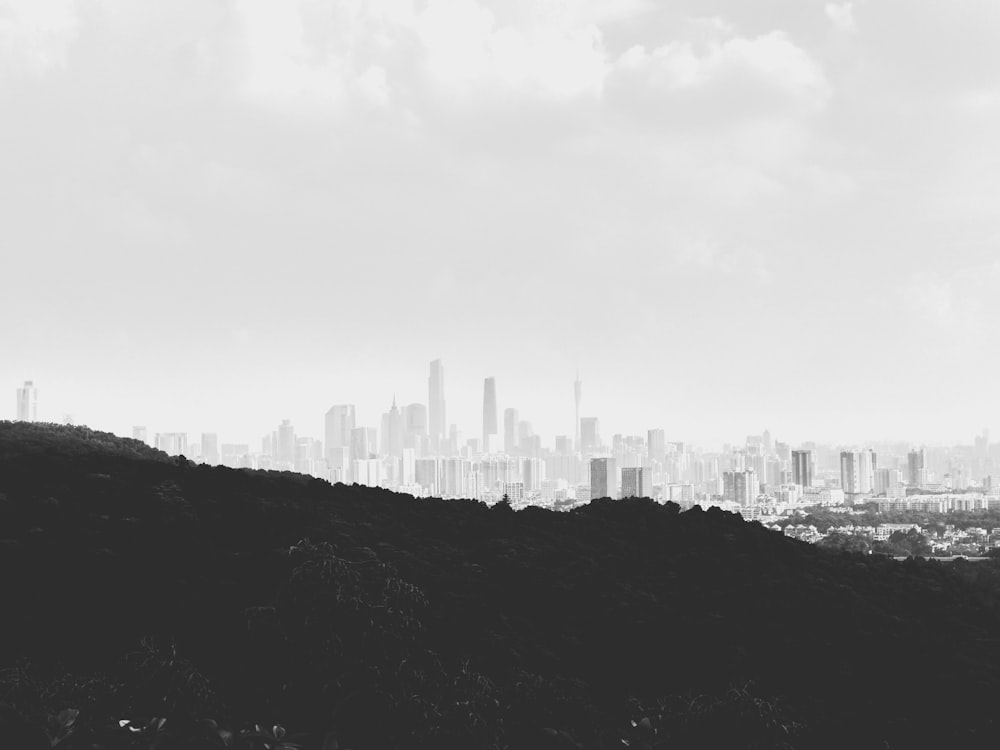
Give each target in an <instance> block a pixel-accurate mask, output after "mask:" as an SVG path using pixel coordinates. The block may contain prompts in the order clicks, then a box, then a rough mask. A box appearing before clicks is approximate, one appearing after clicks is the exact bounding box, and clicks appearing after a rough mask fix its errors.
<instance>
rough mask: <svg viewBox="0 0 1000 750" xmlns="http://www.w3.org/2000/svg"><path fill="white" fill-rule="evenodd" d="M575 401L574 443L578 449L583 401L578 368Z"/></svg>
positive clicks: (581, 383)
mask: <svg viewBox="0 0 1000 750" xmlns="http://www.w3.org/2000/svg"><path fill="white" fill-rule="evenodd" d="M573 401H574V403H575V404H576V411H575V418H574V419H573V429H574V430H575V432H574V433H573V434H574V439H573V441H574V442H573V444H574V445H575V446H576V450H582V448H581V447H580V404H581V403H582V402H583V382H581V380H580V371H579V370H577V373H576V380H574V381H573Z"/></svg>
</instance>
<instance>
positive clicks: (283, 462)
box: [275, 419, 296, 469]
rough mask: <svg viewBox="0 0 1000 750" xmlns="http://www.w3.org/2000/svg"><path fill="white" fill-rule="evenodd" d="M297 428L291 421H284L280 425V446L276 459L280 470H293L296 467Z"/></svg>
mask: <svg viewBox="0 0 1000 750" xmlns="http://www.w3.org/2000/svg"><path fill="white" fill-rule="evenodd" d="M295 446H296V443H295V427H294V426H292V422H291V420H289V419H283V420H282V421H281V424H279V425H278V446H277V451H276V454H275V458H276V459H277V460H278V468H279V469H292V468H294V466H295Z"/></svg>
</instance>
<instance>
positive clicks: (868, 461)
mask: <svg viewBox="0 0 1000 750" xmlns="http://www.w3.org/2000/svg"><path fill="white" fill-rule="evenodd" d="M876 469H878V456H876V455H875V451H873V450H872V449H871V448H866V449H864V450H862V451H858V492H859V493H860V494H862V495H870V494H871V493H872V492H874V491H875V470H876Z"/></svg>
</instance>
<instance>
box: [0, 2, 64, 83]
mask: <svg viewBox="0 0 1000 750" xmlns="http://www.w3.org/2000/svg"><path fill="white" fill-rule="evenodd" d="M79 27H80V19H79V16H78V13H77V6H76V2H75V0H0V72H3V70H4V68H7V69H9V70H15V71H19V72H27V73H31V74H35V75H40V74H42V73H45V72H46V71H48V70H51V69H53V68H59V67H63V66H65V65H66V61H67V58H68V55H69V49H70V46H71V45H72V43H73V41H74V40H75V39H76V37H77V33H78V32H79Z"/></svg>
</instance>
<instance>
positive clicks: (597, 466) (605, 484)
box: [590, 458, 616, 500]
mask: <svg viewBox="0 0 1000 750" xmlns="http://www.w3.org/2000/svg"><path fill="white" fill-rule="evenodd" d="M615 490H616V487H615V460H614V459H613V458H592V459H590V499H591V500H597V499H598V498H602V497H615V495H616V492H615Z"/></svg>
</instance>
